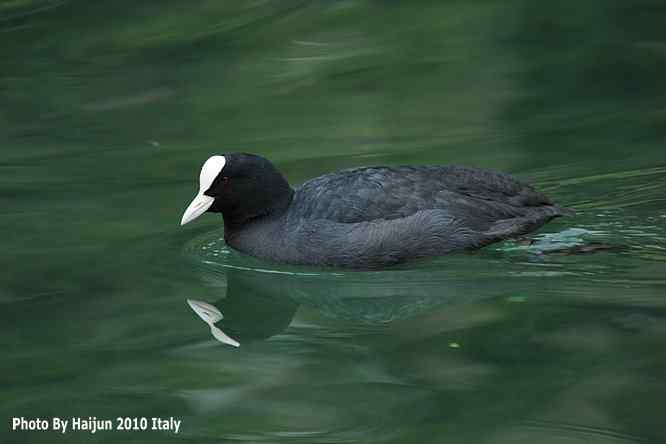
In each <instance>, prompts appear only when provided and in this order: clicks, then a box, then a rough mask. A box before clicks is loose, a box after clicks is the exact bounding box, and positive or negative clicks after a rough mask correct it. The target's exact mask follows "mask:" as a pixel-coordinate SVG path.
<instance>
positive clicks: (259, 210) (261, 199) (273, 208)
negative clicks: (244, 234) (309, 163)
mask: <svg viewBox="0 0 666 444" xmlns="http://www.w3.org/2000/svg"><path fill="white" fill-rule="evenodd" d="M293 198H294V190H293V189H292V188H291V187H290V186H289V184H288V183H287V182H286V181H285V182H284V184H280V186H275V187H273V188H271V189H270V190H266V193H265V194H262V195H261V196H255V197H254V198H252V199H248V200H246V201H244V202H242V203H241V204H239V205H237V206H234V207H232V208H227V209H225V211H223V213H222V216H223V218H224V226H225V230H229V231H238V230H241V229H242V228H243V227H245V226H246V225H248V224H250V223H253V222H257V221H260V220H268V219H274V218H278V217H280V216H281V215H282V214H284V213H285V212H286V211H287V209H289V205H290V204H291V201H292V200H293Z"/></svg>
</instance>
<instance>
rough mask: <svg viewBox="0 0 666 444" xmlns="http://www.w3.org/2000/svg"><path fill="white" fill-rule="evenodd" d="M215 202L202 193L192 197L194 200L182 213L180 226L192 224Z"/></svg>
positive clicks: (212, 198)
mask: <svg viewBox="0 0 666 444" xmlns="http://www.w3.org/2000/svg"><path fill="white" fill-rule="evenodd" d="M214 201H215V198H214V197H210V196H206V195H205V194H203V193H199V194H197V195H196V196H195V197H194V200H192V202H191V203H190V205H189V206H188V207H187V209H186V210H185V212H184V213H183V218H182V219H181V220H180V225H185V224H186V223H188V222H192V221H193V220H194V219H196V218H197V217H199V216H201V215H202V214H204V213H205V212H206V210H208V209H209V208H210V207H211V205H213V202H214Z"/></svg>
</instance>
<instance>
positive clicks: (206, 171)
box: [180, 156, 227, 225]
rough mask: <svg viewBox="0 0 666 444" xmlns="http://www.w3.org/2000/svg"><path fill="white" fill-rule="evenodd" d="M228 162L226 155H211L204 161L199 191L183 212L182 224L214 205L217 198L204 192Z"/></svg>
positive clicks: (200, 174)
mask: <svg viewBox="0 0 666 444" xmlns="http://www.w3.org/2000/svg"><path fill="white" fill-rule="evenodd" d="M226 163H227V159H226V157H224V156H211V157H209V158H208V160H207V161H205V162H204V164H203V166H202V167H201V173H199V192H198V193H197V195H196V196H194V200H193V201H192V203H190V205H189V206H188V207H187V209H186V210H185V213H183V218H182V219H181V220H180V225H185V224H186V223H188V222H192V221H193V220H194V219H196V218H197V217H199V216H201V215H202V214H204V213H205V212H206V210H208V209H209V208H210V207H211V206H212V205H213V202H215V198H214V197H210V196H208V195H206V194H204V193H205V192H206V190H208V189H209V188H210V187H211V185H212V184H213V182H214V181H215V178H216V177H217V176H218V175H219V174H220V173H221V172H222V170H223V169H224V165H225V164H226Z"/></svg>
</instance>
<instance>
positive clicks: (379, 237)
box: [181, 153, 572, 268]
mask: <svg viewBox="0 0 666 444" xmlns="http://www.w3.org/2000/svg"><path fill="white" fill-rule="evenodd" d="M207 211H208V212H213V213H222V217H223V218H224V239H225V241H226V243H227V244H228V245H229V246H230V247H232V248H234V249H236V250H238V251H240V252H242V253H246V254H249V255H252V256H256V257H259V258H262V259H266V260H271V261H275V262H280V263H289V264H307V265H330V266H338V267H350V268H377V267H383V266H388V265H393V264H398V263H402V262H405V261H409V260H413V259H419V258H425V257H433V256H441V255H445V254H448V253H453V252H458V251H464V250H473V249H477V248H481V247H483V246H485V245H488V244H491V243H493V242H497V241H501V240H503V239H507V238H512V237H517V236H521V235H524V234H526V233H529V232H531V231H533V230H536V229H537V228H539V227H541V226H542V225H544V224H545V223H547V222H548V221H550V220H551V219H553V218H555V217H558V216H563V215H567V214H571V213H572V210H569V209H567V208H563V207H560V206H558V205H557V204H555V203H554V202H553V201H552V200H550V199H549V198H548V197H546V196H544V195H543V194H541V193H539V192H538V191H535V190H534V189H533V188H532V187H531V186H529V185H527V184H524V183H522V182H520V181H519V180H517V179H515V178H513V177H512V176H510V175H508V174H504V173H499V172H494V171H487V170H481V169H475V168H466V167H460V166H399V167H381V166H378V167H362V168H353V169H348V170H342V171H338V172H335V173H331V174H326V175H323V176H320V177H316V178H314V179H311V180H309V181H307V182H305V183H304V184H303V185H301V186H300V187H298V188H296V189H293V188H292V187H291V186H290V185H289V183H288V182H287V180H286V179H285V177H284V176H283V175H282V174H281V173H280V171H278V170H277V168H275V166H273V164H272V163H271V162H269V161H268V160H267V159H265V158H263V157H261V156H257V155H253V154H246V153H232V154H225V155H223V156H219V155H216V156H212V157H211V158H209V159H208V160H207V161H206V162H205V163H204V165H203V167H202V169H201V174H200V176H199V192H198V194H197V195H196V197H195V198H194V200H193V201H192V203H191V204H190V205H189V206H188V207H187V209H186V210H185V213H184V214H183V218H182V220H181V225H184V224H186V223H188V222H190V221H192V220H194V219H196V218H197V217H199V216H200V215H201V214H203V213H205V212H207Z"/></svg>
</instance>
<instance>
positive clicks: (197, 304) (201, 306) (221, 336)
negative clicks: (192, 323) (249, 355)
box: [187, 299, 240, 347]
mask: <svg viewBox="0 0 666 444" xmlns="http://www.w3.org/2000/svg"><path fill="white" fill-rule="evenodd" d="M187 303H188V304H189V305H190V307H191V308H192V310H194V312H195V313H196V314H197V315H198V316H199V317H200V318H201V319H203V321H204V322H205V323H206V324H208V326H209V327H210V333H211V334H212V335H213V337H214V338H215V339H217V340H218V341H220V342H222V343H224V344H229V345H232V346H234V347H240V344H239V343H238V341H236V340H235V339H233V338H230V337H229V336H227V335H226V334H225V333H224V332H223V331H222V330H220V329H219V328H217V327H216V326H215V323H216V322H218V321H220V320H222V319H223V318H224V316H223V315H222V313H221V312H220V310H218V309H217V307H215V306H214V305H211V304H209V303H207V302H203V301H195V300H194V299H188V300H187Z"/></svg>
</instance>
